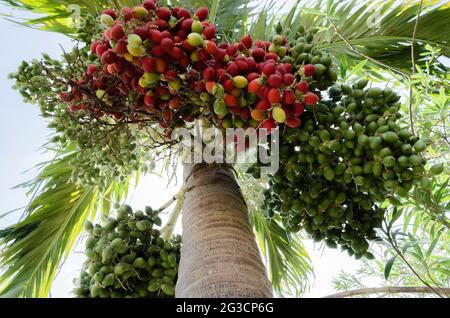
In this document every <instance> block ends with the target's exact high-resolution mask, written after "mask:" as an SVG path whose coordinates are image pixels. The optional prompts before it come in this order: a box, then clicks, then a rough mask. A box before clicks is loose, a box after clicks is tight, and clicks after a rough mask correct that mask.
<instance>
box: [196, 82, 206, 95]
mask: <svg viewBox="0 0 450 318" xmlns="http://www.w3.org/2000/svg"><path fill="white" fill-rule="evenodd" d="M205 90H206V87H205V82H197V83H195V87H194V91H195V92H196V93H203V92H204V91H205Z"/></svg>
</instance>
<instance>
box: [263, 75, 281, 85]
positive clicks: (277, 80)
mask: <svg viewBox="0 0 450 318" xmlns="http://www.w3.org/2000/svg"><path fill="white" fill-rule="evenodd" d="M282 83H283V78H282V77H281V75H278V74H272V75H270V77H269V80H268V81H267V84H269V86H270V87H273V88H279V87H280V86H281V84H282Z"/></svg>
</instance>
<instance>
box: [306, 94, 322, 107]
mask: <svg viewBox="0 0 450 318" xmlns="http://www.w3.org/2000/svg"><path fill="white" fill-rule="evenodd" d="M303 101H304V102H305V104H306V105H315V104H317V102H318V101H319V97H318V96H317V95H316V94H314V93H311V92H308V93H306V95H305V96H303Z"/></svg>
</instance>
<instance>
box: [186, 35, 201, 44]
mask: <svg viewBox="0 0 450 318" xmlns="http://www.w3.org/2000/svg"><path fill="white" fill-rule="evenodd" d="M187 41H188V43H189V45H191V46H192V47H199V46H201V45H203V37H202V36H201V35H200V34H198V33H195V32H192V33H191V34H189V35H188V37H187Z"/></svg>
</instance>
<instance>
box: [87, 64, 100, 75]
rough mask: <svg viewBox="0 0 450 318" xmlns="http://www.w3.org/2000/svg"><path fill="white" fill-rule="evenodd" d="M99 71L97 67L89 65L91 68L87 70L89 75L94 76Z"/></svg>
mask: <svg viewBox="0 0 450 318" xmlns="http://www.w3.org/2000/svg"><path fill="white" fill-rule="evenodd" d="M97 69H98V67H97V65H94V64H89V66H88V68H87V73H88V74H89V75H94V73H95V72H96V71H97Z"/></svg>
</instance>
